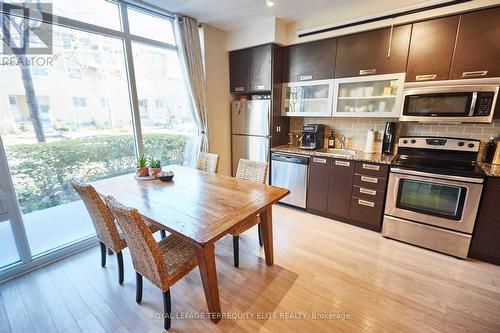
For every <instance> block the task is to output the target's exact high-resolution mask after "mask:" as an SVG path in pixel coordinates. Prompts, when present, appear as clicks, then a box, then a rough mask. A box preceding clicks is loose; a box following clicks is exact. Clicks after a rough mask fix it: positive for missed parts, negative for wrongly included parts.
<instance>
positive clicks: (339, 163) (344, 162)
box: [335, 161, 351, 167]
mask: <svg viewBox="0 0 500 333" xmlns="http://www.w3.org/2000/svg"><path fill="white" fill-rule="evenodd" d="M335 165H340V166H346V167H348V166H351V162H346V161H335Z"/></svg>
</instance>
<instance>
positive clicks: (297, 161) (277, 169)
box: [271, 152, 309, 208]
mask: <svg viewBox="0 0 500 333" xmlns="http://www.w3.org/2000/svg"><path fill="white" fill-rule="evenodd" d="M308 169H309V157H308V156H303V155H295V154H286V153H279V152H273V153H272V154H271V185H274V186H278V187H283V188H286V189H289V190H290V194H289V195H288V196H286V197H285V198H283V199H281V201H280V202H283V203H286V204H289V205H292V206H296V207H300V208H306V195H307V177H308Z"/></svg>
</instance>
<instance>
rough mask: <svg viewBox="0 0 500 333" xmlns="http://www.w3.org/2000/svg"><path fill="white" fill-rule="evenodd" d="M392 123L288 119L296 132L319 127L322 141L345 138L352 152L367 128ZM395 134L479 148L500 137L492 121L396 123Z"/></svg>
mask: <svg viewBox="0 0 500 333" xmlns="http://www.w3.org/2000/svg"><path fill="white" fill-rule="evenodd" d="M388 121H394V119H392V118H299V117H296V118H292V119H291V121H290V130H291V131H293V132H300V129H301V127H302V125H303V124H323V125H325V126H326V130H325V139H326V138H328V137H329V136H330V131H331V130H333V132H334V135H335V137H336V138H338V137H340V135H341V134H344V136H345V137H346V138H347V147H348V148H351V149H355V150H363V149H364V148H365V142H366V134H367V132H368V130H369V129H373V130H374V131H377V132H378V133H381V134H383V132H384V128H385V123H386V122H388ZM398 133H399V135H415V136H417V135H418V136H421V135H429V136H448V137H454V138H464V139H476V140H481V141H482V146H484V144H485V143H486V142H488V141H489V139H490V138H491V137H496V138H498V137H500V120H495V121H494V122H493V123H491V124H450V123H429V124H422V123H408V122H401V123H399V124H398ZM381 134H380V136H379V135H377V134H376V135H375V138H376V141H375V149H376V150H378V151H380V150H381V147H382V142H381V141H380V138H381Z"/></svg>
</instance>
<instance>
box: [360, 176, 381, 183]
mask: <svg viewBox="0 0 500 333" xmlns="http://www.w3.org/2000/svg"><path fill="white" fill-rule="evenodd" d="M361 181H362V182H366V183H373V184H377V183H378V178H374V177H366V176H361Z"/></svg>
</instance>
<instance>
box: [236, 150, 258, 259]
mask: <svg viewBox="0 0 500 333" xmlns="http://www.w3.org/2000/svg"><path fill="white" fill-rule="evenodd" d="M266 176H267V162H259V161H250V160H247V159H244V158H241V159H240V161H239V162H238V169H237V171H236V178H238V179H245V180H250V181H253V182H255V183H265V181H266ZM253 219H254V220H253V221H251V222H250V223H249V224H245V226H244V227H242V228H241V229H237V230H233V231H232V232H231V235H233V252H234V267H239V265H240V246H239V244H240V234H242V233H243V232H245V231H247V230H248V229H250V228H251V227H253V226H254V225H257V227H258V232H259V244H260V246H262V238H261V230H260V217H259V215H256V216H255V217H253Z"/></svg>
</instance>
